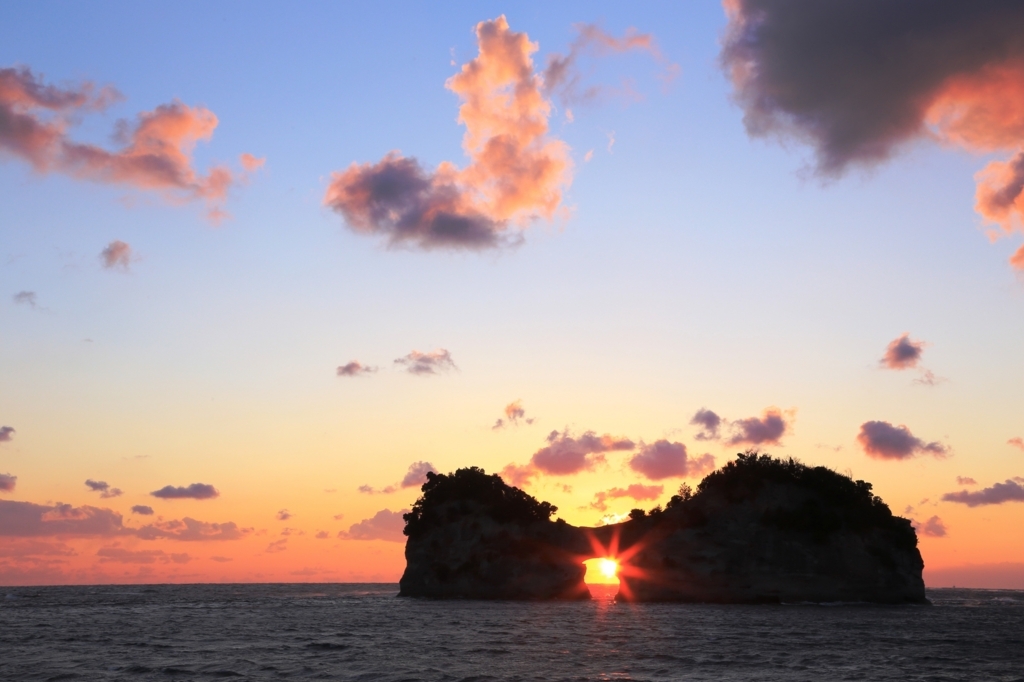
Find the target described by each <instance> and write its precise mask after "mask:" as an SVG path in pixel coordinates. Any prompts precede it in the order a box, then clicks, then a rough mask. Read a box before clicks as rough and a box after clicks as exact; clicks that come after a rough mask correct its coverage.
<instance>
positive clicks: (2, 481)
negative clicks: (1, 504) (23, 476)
mask: <svg viewBox="0 0 1024 682" xmlns="http://www.w3.org/2000/svg"><path fill="white" fill-rule="evenodd" d="M17 484H18V477H17V476H12V475H11V474H0V493H12V492H14V487H15V486H16V485H17Z"/></svg>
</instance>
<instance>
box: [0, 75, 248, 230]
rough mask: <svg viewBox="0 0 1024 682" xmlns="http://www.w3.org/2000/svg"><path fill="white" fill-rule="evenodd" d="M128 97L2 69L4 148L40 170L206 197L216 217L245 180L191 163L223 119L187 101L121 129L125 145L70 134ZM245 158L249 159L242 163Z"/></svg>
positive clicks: (178, 197) (177, 196)
mask: <svg viewBox="0 0 1024 682" xmlns="http://www.w3.org/2000/svg"><path fill="white" fill-rule="evenodd" d="M118 99H121V96H120V94H119V93H117V91H116V90H114V89H113V88H100V89H97V88H95V86H93V85H92V84H91V83H82V84H80V85H78V86H75V87H70V88H58V87H55V86H53V85H45V84H44V83H43V81H42V78H41V77H39V76H37V75H36V74H33V73H32V72H31V71H30V70H29V69H27V68H20V69H10V68H8V69H0V119H3V120H6V121H7V124H6V125H5V126H3V127H2V128H0V152H3V153H6V154H7V155H9V156H13V157H15V158H20V159H21V160H23V161H26V162H27V163H29V164H31V165H32V167H33V169H34V170H35V171H36V172H39V173H63V174H65V175H70V176H72V177H75V178H78V179H81V180H89V181H93V182H102V183H110V184H122V185H128V186H131V187H135V188H138V189H145V190H154V191H157V192H159V193H161V194H163V195H164V196H165V197H167V198H168V199H170V200H172V201H193V200H202V201H205V202H206V203H207V204H208V206H209V207H210V210H211V212H212V213H213V217H216V216H217V215H218V214H222V211H221V209H220V208H219V203H220V202H222V201H223V200H224V199H225V198H226V196H227V192H228V190H229V189H230V188H231V186H232V185H234V184H235V183H236V182H237V180H238V178H236V176H235V174H234V173H232V171H231V170H229V169H228V168H227V167H226V166H215V167H213V168H212V169H210V171H209V172H208V173H207V174H205V175H203V174H201V173H199V172H198V171H197V170H196V169H195V168H194V167H193V165H192V151H193V148H194V147H195V145H196V143H197V142H200V141H209V140H210V138H211V137H212V136H213V131H214V129H215V128H216V127H217V117H216V116H215V115H214V114H213V112H211V111H209V110H208V109H205V108H203V107H189V106H187V105H185V104H182V103H181V102H172V103H170V104H162V105H160V106H158V107H156V108H155V109H153V110H152V111H146V112H142V113H141V114H139V115H138V117H137V119H136V121H135V122H134V124H129V123H124V122H122V125H121V126H120V127H119V128H118V130H117V137H118V138H119V139H120V141H121V142H122V143H123V145H124V146H123V147H122V148H121V149H119V150H117V151H113V152H112V151H108V150H106V149H104V148H102V147H97V146H95V145H91V144H84V143H80V142H76V141H74V140H73V139H71V138H70V137H69V135H68V129H69V128H70V127H71V125H72V123H73V122H74V121H75V120H76V119H77V118H78V117H80V116H81V115H82V114H83V113H88V112H92V111H101V110H103V109H105V108H107V107H108V106H109V105H110V104H112V103H113V102H115V101H117V100H118ZM245 163H246V162H245V161H243V164H245Z"/></svg>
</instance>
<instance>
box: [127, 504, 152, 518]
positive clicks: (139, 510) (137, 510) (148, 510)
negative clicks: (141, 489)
mask: <svg viewBox="0 0 1024 682" xmlns="http://www.w3.org/2000/svg"><path fill="white" fill-rule="evenodd" d="M153 513H154V512H153V508H152V507H149V506H146V505H144V504H136V505H132V514H139V515H141V516H152V515H153Z"/></svg>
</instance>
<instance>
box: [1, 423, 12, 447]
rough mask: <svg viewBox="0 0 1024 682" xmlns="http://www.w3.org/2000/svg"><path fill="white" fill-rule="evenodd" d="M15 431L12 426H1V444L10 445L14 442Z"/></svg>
mask: <svg viewBox="0 0 1024 682" xmlns="http://www.w3.org/2000/svg"><path fill="white" fill-rule="evenodd" d="M14 434H15V430H14V429H13V428H11V427H10V426H0V443H9V442H11V441H12V440H14Z"/></svg>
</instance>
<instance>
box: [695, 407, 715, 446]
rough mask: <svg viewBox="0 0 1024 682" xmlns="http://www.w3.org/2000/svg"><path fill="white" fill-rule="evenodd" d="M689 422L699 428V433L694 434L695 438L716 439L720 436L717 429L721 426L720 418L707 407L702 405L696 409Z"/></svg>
mask: <svg viewBox="0 0 1024 682" xmlns="http://www.w3.org/2000/svg"><path fill="white" fill-rule="evenodd" d="M690 423H691V424H693V425H695V426H699V427H700V429H701V430H700V433H698V434H697V435H696V436H694V438H696V439H697V440H718V439H719V438H720V437H721V436H720V435H719V432H718V430H719V429H720V428H721V426H722V418H721V417H719V416H718V415H717V414H715V413H714V412H712V411H711V410H709V409H706V408H703V407H702V408H700V409H699V410H697V413H696V414H694V415H693V419H691V420H690Z"/></svg>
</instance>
